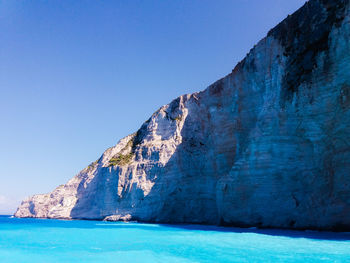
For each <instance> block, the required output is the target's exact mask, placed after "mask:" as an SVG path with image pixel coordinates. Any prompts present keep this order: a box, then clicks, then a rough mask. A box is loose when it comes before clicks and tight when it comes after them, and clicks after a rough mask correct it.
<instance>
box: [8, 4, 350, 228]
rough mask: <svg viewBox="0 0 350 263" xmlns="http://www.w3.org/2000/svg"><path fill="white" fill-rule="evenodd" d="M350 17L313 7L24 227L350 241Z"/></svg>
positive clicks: (344, 9)
mask: <svg viewBox="0 0 350 263" xmlns="http://www.w3.org/2000/svg"><path fill="white" fill-rule="evenodd" d="M349 12H350V8H349V1H348V0H311V1H309V2H307V3H306V4H305V5H304V6H303V7H302V8H301V9H299V10H298V11H297V12H296V13H294V14H293V15H291V16H288V17H287V18H286V19H285V20H284V21H283V22H281V23H280V24H279V25H278V26H277V27H275V28H274V29H272V30H271V31H270V32H269V34H268V35H267V37H266V38H264V39H262V40H261V41H260V42H259V43H258V44H257V45H256V46H255V47H254V48H253V49H252V50H251V51H250V52H249V54H248V55H247V56H246V58H244V59H243V60H242V61H241V62H240V63H239V64H238V65H237V66H236V67H235V68H234V70H233V71H232V73H230V74H229V75H227V76H226V77H224V78H222V79H220V80H218V81H217V82H215V83H214V84H212V85H211V86H209V87H208V88H207V89H206V90H204V91H202V92H198V93H193V94H190V95H183V96H181V97H179V98H177V99H175V100H174V101H172V102H171V103H170V104H168V105H165V106H163V107H161V108H160V109H159V110H158V111H157V112H155V113H154V114H153V115H152V116H151V118H150V119H149V120H148V121H146V122H145V123H144V124H143V125H142V126H141V128H140V129H139V130H138V131H137V132H136V133H135V134H132V135H129V136H127V137H125V138H123V139H122V140H120V141H119V142H118V144H117V145H116V146H114V147H111V148H109V149H107V150H106V151H105V152H104V153H103V155H102V156H101V158H100V159H99V160H97V161H96V162H94V163H92V164H91V165H89V166H88V167H87V168H85V169H84V170H82V171H81V172H80V173H79V174H78V175H76V176H75V177H73V178H72V179H71V180H70V181H69V182H68V183H67V184H65V185H61V186H59V187H58V188H56V189H55V190H54V191H53V192H52V193H49V194H44V195H34V196H33V197H30V198H28V199H26V200H24V201H23V202H22V204H21V205H20V207H19V208H18V210H17V212H16V214H15V216H17V217H43V218H75V219H101V220H102V219H105V220H140V221H146V222H163V223H201V224H221V225H234V226H243V227H254V226H257V227H278V228H297V229H323V230H325V229H327V230H329V229H332V230H345V229H347V230H350V161H349V160H350V13H349Z"/></svg>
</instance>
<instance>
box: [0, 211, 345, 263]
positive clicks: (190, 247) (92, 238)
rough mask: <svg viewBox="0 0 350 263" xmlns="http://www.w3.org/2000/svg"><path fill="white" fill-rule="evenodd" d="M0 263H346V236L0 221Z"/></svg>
mask: <svg viewBox="0 0 350 263" xmlns="http://www.w3.org/2000/svg"><path fill="white" fill-rule="evenodd" d="M0 262H16V263H26V262H45V263H53V262H60V263H62V262H84V263H85V262H121V263H122V262H142V263H147V262H164V263H171V262H211V263H212V262H215V263H217V262H350V233H319V232H297V231H281V230H253V229H250V230H249V229H248V230H247V229H237V228H219V227H209V226H208V227H204V226H193V225H189V226H177V225H156V224H139V223H107V222H98V221H60V220H44V219H16V218H9V217H8V216H0Z"/></svg>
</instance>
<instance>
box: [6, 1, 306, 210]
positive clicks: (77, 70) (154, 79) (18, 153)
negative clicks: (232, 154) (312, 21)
mask: <svg viewBox="0 0 350 263" xmlns="http://www.w3.org/2000/svg"><path fill="white" fill-rule="evenodd" d="M304 2H305V1H304V0H227V1H224V0H218V1H212V0H158V1H155V0H154V1H153V0H149V1H145V0H144V1H141V0H139V1H137V0H135V1H80V0H72V1H67V0H65V1H59V0H52V1H39V0H38V1H34V0H32V1H6V0H0V125H1V126H0V182H1V184H0V213H3V214H4V213H5V214H8V213H13V212H14V211H15V208H16V206H17V205H18V203H19V202H20V201H19V200H21V199H23V198H24V197H26V196H29V195H32V194H35V193H45V192H49V191H51V190H53V189H54V188H55V187H56V186H57V185H59V184H62V183H65V182H66V181H67V180H69V179H70V178H71V177H72V176H74V175H75V174H76V173H77V172H79V171H80V170H81V169H82V168H84V167H85V166H86V165H88V164H89V163H90V162H92V161H94V160H96V159H97V158H98V157H99V156H100V155H101V154H102V152H103V151H104V150H105V149H106V148H108V147H110V146H112V145H114V144H116V143H117V141H118V140H119V139H120V138H122V137H124V136H125V135H128V134H130V133H132V132H134V131H136V130H137V129H138V128H139V126H140V125H141V124H142V123H143V121H145V120H146V119H147V118H148V117H149V116H150V115H151V114H152V113H153V112H154V111H155V110H157V109H158V108H159V107H160V106H161V105H164V104H167V103H169V102H170V101H171V100H172V99H174V98H175V97H177V96H179V95H182V94H185V93H192V92H195V91H199V90H203V89H204V88H206V87H207V86H208V85H209V84H211V83H212V82H214V81H215V80H217V79H219V78H221V77H223V76H224V75H226V74H228V73H229V72H230V71H231V70H232V69H233V68H234V66H235V64H236V63H237V62H238V61H240V60H241V59H242V58H243V57H244V56H245V54H246V53H247V52H248V51H249V50H250V48H252V47H253V45H254V44H255V43H256V42H258V41H259V40H260V39H261V38H263V37H264V36H265V35H266V33H267V32H268V30H269V29H270V28H272V27H273V26H275V25H276V24H277V23H278V22H279V21H281V20H282V19H284V18H285V17H286V16H287V15H288V14H291V13H292V12H294V11H295V10H296V9H297V8H299V7H300V6H302V4H303V3H304Z"/></svg>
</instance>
